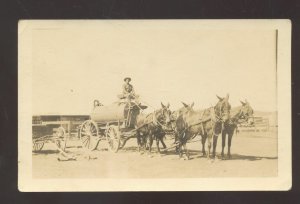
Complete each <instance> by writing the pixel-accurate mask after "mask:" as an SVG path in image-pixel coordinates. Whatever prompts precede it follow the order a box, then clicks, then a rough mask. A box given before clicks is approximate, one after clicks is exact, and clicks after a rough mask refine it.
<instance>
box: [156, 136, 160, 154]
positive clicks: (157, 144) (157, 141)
mask: <svg viewBox="0 0 300 204" xmlns="http://www.w3.org/2000/svg"><path fill="white" fill-rule="evenodd" d="M156 147H157V151H158V153H159V154H160V149H159V138H156Z"/></svg>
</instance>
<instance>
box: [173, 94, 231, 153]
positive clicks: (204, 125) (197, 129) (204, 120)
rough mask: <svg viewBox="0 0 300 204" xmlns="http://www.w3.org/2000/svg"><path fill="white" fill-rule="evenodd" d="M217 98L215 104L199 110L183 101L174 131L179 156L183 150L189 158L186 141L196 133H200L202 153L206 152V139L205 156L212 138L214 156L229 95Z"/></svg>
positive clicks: (227, 112)
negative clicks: (206, 144) (206, 145)
mask: <svg viewBox="0 0 300 204" xmlns="http://www.w3.org/2000/svg"><path fill="white" fill-rule="evenodd" d="M218 98H219V102H218V103H217V105H215V106H214V107H211V108H208V109H205V110H201V111H194V110H193V104H192V105H191V106H189V105H187V104H185V103H183V105H184V108H182V109H181V110H180V111H179V114H178V117H177V119H176V131H175V141H176V142H178V145H179V146H178V149H179V157H182V154H183V150H184V151H185V154H186V157H187V159H189V152H188V149H187V148H186V143H187V141H189V140H191V139H193V138H194V137H195V136H196V135H201V136H202V152H203V154H204V155H205V154H206V152H205V142H206V139H208V154H207V157H208V158H210V152H211V143H212V140H213V151H212V158H215V153H216V146H217V139H218V135H219V134H220V133H221V131H222V127H223V124H224V122H225V121H227V120H228V118H229V114H230V104H229V103H228V98H229V95H227V97H226V98H220V97H218Z"/></svg>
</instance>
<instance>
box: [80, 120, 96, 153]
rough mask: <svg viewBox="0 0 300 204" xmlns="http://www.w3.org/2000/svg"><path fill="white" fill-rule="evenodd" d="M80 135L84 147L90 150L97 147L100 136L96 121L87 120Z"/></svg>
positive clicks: (81, 128)
mask: <svg viewBox="0 0 300 204" xmlns="http://www.w3.org/2000/svg"><path fill="white" fill-rule="evenodd" d="M79 136H80V140H81V142H82V146H83V147H85V148H87V149H89V150H94V149H96V148H97V146H98V143H99V136H98V127H97V124H96V123H95V122H94V121H91V120H87V121H85V122H84V123H83V124H82V125H81V127H80V130H79Z"/></svg>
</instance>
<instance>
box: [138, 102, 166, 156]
mask: <svg viewBox="0 0 300 204" xmlns="http://www.w3.org/2000/svg"><path fill="white" fill-rule="evenodd" d="M161 106H162V108H161V109H159V110H156V111H154V112H153V113H150V114H140V115H138V117H137V120H136V129H137V142H138V149H139V151H140V149H141V148H142V147H143V148H144V150H146V147H148V153H149V155H150V154H151V149H152V144H153V140H156V147H157V150H158V152H159V153H160V148H159V142H160V141H161V143H162V145H163V146H164V147H165V146H166V145H165V143H164V142H163V137H164V136H165V133H164V128H168V126H169V125H170V122H171V111H170V110H169V107H170V105H169V104H168V105H167V106H165V105H163V104H161Z"/></svg>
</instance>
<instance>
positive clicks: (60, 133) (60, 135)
mask: <svg viewBox="0 0 300 204" xmlns="http://www.w3.org/2000/svg"><path fill="white" fill-rule="evenodd" d="M54 135H55V136H56V137H57V140H55V144H56V145H57V147H58V148H60V149H62V150H63V151H65V149H66V145H67V135H66V131H65V128H63V127H59V128H57V130H56V132H55V133H54Z"/></svg>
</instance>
